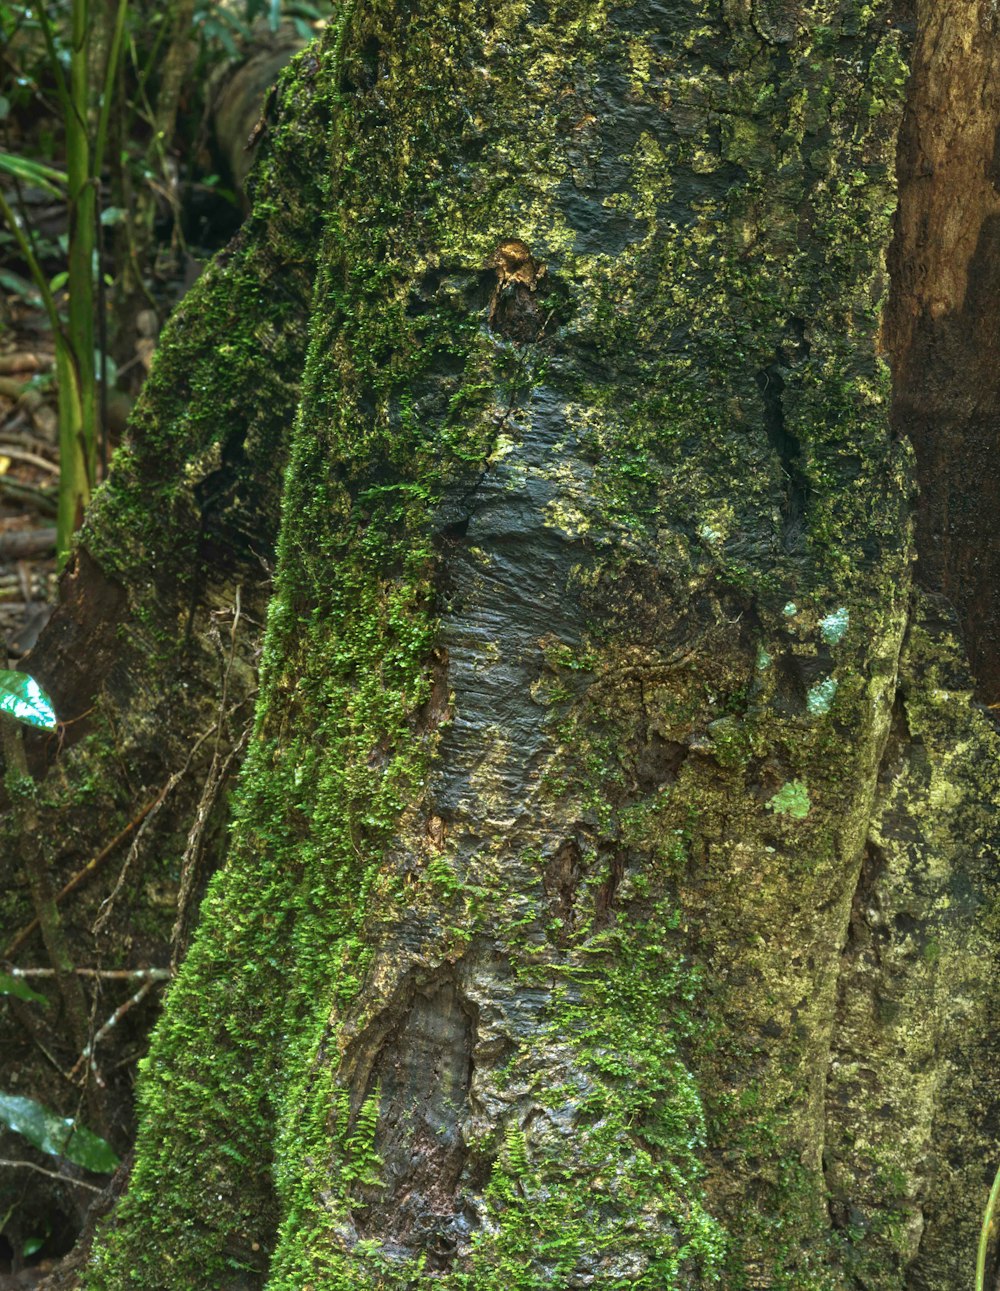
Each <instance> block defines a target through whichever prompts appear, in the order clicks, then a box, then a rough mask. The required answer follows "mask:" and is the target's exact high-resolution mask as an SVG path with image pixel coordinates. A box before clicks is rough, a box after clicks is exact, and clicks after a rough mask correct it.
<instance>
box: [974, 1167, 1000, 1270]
mask: <svg viewBox="0 0 1000 1291" xmlns="http://www.w3.org/2000/svg"><path fill="white" fill-rule="evenodd" d="M998 1200H1000V1169H998V1170H997V1173H996V1178H995V1179H994V1180H993V1187H992V1188H991V1189H990V1199H989V1201H988V1202H987V1203H986V1211H985V1213H984V1214H983V1227H982V1231H981V1232H980V1234H979V1253H978V1255H977V1257H976V1291H986V1256H987V1254H988V1253H989V1247H990V1238H991V1237H992V1235H993V1221H994V1216H995V1213H996V1208H997V1201H998Z"/></svg>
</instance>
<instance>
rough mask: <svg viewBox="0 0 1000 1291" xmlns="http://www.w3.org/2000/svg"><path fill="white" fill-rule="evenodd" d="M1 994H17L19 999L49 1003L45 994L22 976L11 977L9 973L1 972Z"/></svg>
mask: <svg viewBox="0 0 1000 1291" xmlns="http://www.w3.org/2000/svg"><path fill="white" fill-rule="evenodd" d="M0 995H16V996H17V998H18V999H19V1000H27V1001H28V1003H29V1004H48V1000H47V999H46V998H45V996H44V995H39V994H38V992H37V991H33V990H32V989H31V987H30V986H29V985H28V983H27V982H25V981H24V980H23V979H22V978H20V977H11V976H10V974H9V973H0Z"/></svg>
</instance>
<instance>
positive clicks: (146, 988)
mask: <svg viewBox="0 0 1000 1291" xmlns="http://www.w3.org/2000/svg"><path fill="white" fill-rule="evenodd" d="M167 976H168V977H169V976H170V974H169V973H168V974H167ZM162 980H164V979H163V978H150V979H149V980H147V981H145V982H143V984H142V985H141V986H140V987H139V989H138V990H137V991H136V992H135V993H134V994H133V995H130V996H129V998H128V999H127V1000H126V1001H125V1003H124V1004H119V1006H118V1008H116V1009H115V1011H114V1013H112V1014H111V1016H110V1017H109V1018H108V1020H107V1022H105V1023H104V1025H103V1026H102V1027H100V1028H99V1029H98V1030H97V1031H96V1032H95V1033H94V1036H93V1039H91V1040H90V1041H89V1043H88V1044H86V1045H85V1046H84V1050H83V1053H81V1054H80V1057H79V1058H78V1060H77V1062H76V1065H75V1066H74V1067H73V1070H72V1071H71V1072H70V1073H69V1075H70V1079H71V1080H75V1079H76V1078H77V1073H78V1072H79V1070H80V1068H81V1067H83V1066H85V1065H87V1064H89V1065H90V1070H91V1073H92V1075H93V1077H94V1079H95V1080H96V1081H97V1083H98V1084H99V1085H100V1086H101V1087H102V1088H103V1086H104V1080H103V1079H102V1077H101V1073H100V1072H99V1071H98V1070H97V1064H96V1063H95V1061H94V1050H95V1049H96V1048H97V1045H98V1043H99V1042H100V1041H101V1040H103V1039H104V1037H105V1036H106V1035H107V1034H108V1032H109V1031H111V1030H113V1028H114V1027H116V1026H117V1025H118V1023H119V1022H120V1021H121V1019H122V1018H123V1017H124V1016H125V1014H126V1013H129V1012H131V1010H132V1009H134V1008H135V1006H136V1005H137V1004H141V1003H142V1001H143V1000H144V999H145V998H146V996H147V995H148V994H149V992H150V991H151V990H152V989H153V987H154V986H155V985H156V983H157V981H162Z"/></svg>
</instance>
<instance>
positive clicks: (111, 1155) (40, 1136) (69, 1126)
mask: <svg viewBox="0 0 1000 1291" xmlns="http://www.w3.org/2000/svg"><path fill="white" fill-rule="evenodd" d="M0 1122H2V1123H3V1124H4V1125H7V1126H9V1128H10V1129H12V1130H14V1131H15V1133H17V1134H22V1135H23V1136H24V1137H25V1138H26V1139H27V1140H28V1142H29V1143H30V1144H31V1145H32V1146H33V1147H36V1148H38V1150H39V1151H40V1152H47V1153H48V1154H49V1156H53V1157H63V1158H64V1159H65V1160H66V1161H72V1162H73V1164H74V1165H79V1166H83V1168H84V1169H85V1170H92V1171H93V1172H94V1174H111V1172H112V1171H113V1170H115V1169H117V1168H118V1166H119V1164H120V1161H119V1158H118V1156H117V1155H116V1153H115V1150H114V1148H113V1147H112V1146H111V1144H110V1143H107V1142H105V1140H104V1139H102V1138H101V1137H100V1136H99V1135H97V1134H95V1133H94V1132H93V1131H92V1130H88V1129H86V1128H85V1127H84V1126H83V1125H78V1124H77V1123H76V1122H75V1121H74V1120H73V1118H72V1117H71V1116H58V1115H57V1114H56V1113H55V1112H52V1111H50V1110H49V1109H48V1108H47V1107H43V1106H42V1104H41V1103H36V1102H35V1100H34V1099H33V1098H24V1097H22V1096H20V1095H18V1094H0Z"/></svg>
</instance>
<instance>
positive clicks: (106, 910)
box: [91, 723, 215, 935]
mask: <svg viewBox="0 0 1000 1291" xmlns="http://www.w3.org/2000/svg"><path fill="white" fill-rule="evenodd" d="M214 730H215V724H214V723H213V724H212V725H211V726H210V727H209V728H208V730H207V731H203V732H202V733H201V735H199V736H198V738H197V739H196V740H195V742H194V744H193V745H192V746H191V749H190V752H189V753H188V755H187V757H186V758H185V760H184V765H183V766H182V767H181V769H180V770H179V771H175V772H173V774H172V775H171V776H170V779H169V780H168V781H167V783H166V784H165V785H164V786H163V788H162V789H161V790H160V792H159V794H158V795H157V797H156V800H155V802H154V803H153V804H152V806H151V807H150V808H149V810H148V811H147V812H145V814H144V819H143V821H142V824H141V825H140V826H139V828H138V830H137V831H136V835H135V838H133V839H132V846H131V847H130V848H129V849H128V855H127V856H126V857H125V863H124V864H123V865H122V868H121V870H120V871H119V874H118V878H117V880H116V881H115V886H114V887H113V888H112V890H111V894H110V895H109V896H106V897H105V898H104V900H103V901H102V902H101V912H100V914H99V915H98V916H97V918H96V919H95V920H94V926H93V928H92V929H91V931H92V932H93V933H94V934H95V935H96V934H97V933H99V932H101V931H102V930H103V929H104V928H105V927H106V925H107V922H108V920H109V919H110V918H111V914H112V911H113V910H114V907H115V901H116V900H117V898H118V893H119V892H120V891H121V889H122V884H123V883H124V882H125V878H126V875H127V874H128V872H129V870H130V869H131V868H132V866H133V864H134V863H135V859H136V857H137V856H138V855H139V845H140V844H141V842H142V837H143V834H145V832H146V830H147V829H148V828H149V826H150V825H151V824H152V822H153V820H154V818H155V816H156V815H157V813H158V812H159V810H160V808H161V807H162V806H163V803H164V801H165V800H166V798H167V796H168V794H169V793H170V791H171V790H172V789H174V788H175V787H176V786H177V784H178V783H179V782H180V781H181V780H182V779H183V778H184V776H185V774H186V773H187V769H188V767H189V766H190V765H191V760H192V758H193V757H194V755H195V754H196V753H197V752H198V750H199V749H200V748H201V746H202V744H204V742H205V741H206V740H207V739H208V737H209V736H210V735H211V734H212V732H213V731H214Z"/></svg>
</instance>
